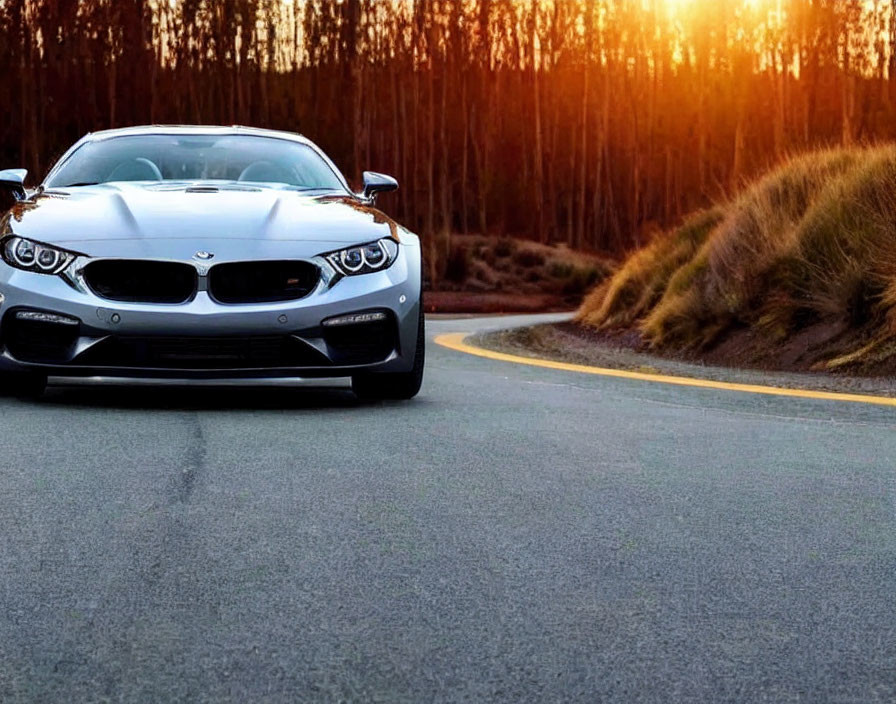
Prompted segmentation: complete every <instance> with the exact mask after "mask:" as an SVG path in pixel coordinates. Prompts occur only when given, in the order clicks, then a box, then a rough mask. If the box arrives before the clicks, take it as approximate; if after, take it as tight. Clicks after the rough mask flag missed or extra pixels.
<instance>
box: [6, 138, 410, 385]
mask: <svg viewBox="0 0 896 704" xmlns="http://www.w3.org/2000/svg"><path fill="white" fill-rule="evenodd" d="M25 176H26V172H25V171H24V170H22V169H11V170H7V171H2V172H0V189H3V190H5V191H7V194H11V195H12V196H13V199H14V200H12V199H11V200H10V203H12V207H11V209H10V210H9V211H8V212H6V213H5V214H4V215H3V217H2V219H0V390H6V391H7V392H14V393H19V394H21V393H25V394H34V393H40V392H42V390H43V388H44V387H45V385H46V382H47V377H48V376H52V377H65V376H118V377H157V378H166V377H167V378H249V379H260V378H272V377H275V378H284V377H339V376H341V377H351V380H352V388H353V390H354V391H355V393H356V394H357V395H358V396H360V397H362V398H365V399H389V398H391V399H408V398H411V397H413V396H414V395H416V394H417V392H418V391H419V389H420V384H421V381H422V378H423V361H424V335H423V307H422V305H421V263H420V242H419V240H418V238H417V236H416V235H414V234H412V233H411V232H409V231H408V230H406V229H405V228H403V227H401V226H400V225H398V224H397V223H396V222H394V221H393V220H392V219H390V218H389V217H388V216H386V215H384V214H383V213H382V212H381V211H379V210H377V209H376V208H375V207H374V201H375V198H376V196H377V194H378V193H381V192H385V191H391V190H394V189H396V188H397V187H398V184H397V182H396V181H395V180H394V179H392V178H390V177H388V176H384V175H382V174H377V173H373V172H366V173H365V174H364V190H363V192H362V193H354V192H352V190H351V189H350V188H349V185H348V183H347V182H346V180H345V177H344V176H343V175H342V174H341V173H340V171H339V170H338V169H337V168H336V166H335V165H334V164H333V162H332V161H331V160H330V159H329V158H328V157H327V156H326V155H325V154H324V153H323V152H322V151H321V150H320V149H319V148H318V147H317V146H315V145H314V144H313V143H312V142H310V141H309V140H307V139H305V138H304V137H301V136H298V135H295V134H291V133H286V132H276V131H269V130H260V129H250V128H245V127H155V126H154V127H136V128H127V129H118V130H109V131H104V132H97V133H94V134H89V135H87V136H86V137H84V138H83V139H81V140H80V141H79V142H77V143H76V144H75V145H74V146H72V147H71V148H70V149H69V150H68V151H67V152H66V153H65V154H64V155H63V156H62V158H61V159H60V160H59V161H58V162H57V163H56V165H55V166H54V167H53V168H52V169H51V170H50V172H49V174H48V175H47V177H46V179H45V181H44V182H43V184H41V185H40V186H39V187H38V188H37V189H35V190H33V191H29V190H26V189H25V187H24V181H25Z"/></svg>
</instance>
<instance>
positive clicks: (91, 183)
mask: <svg viewBox="0 0 896 704" xmlns="http://www.w3.org/2000/svg"><path fill="white" fill-rule="evenodd" d="M99 185H100V183H99V181H79V182H78V183H67V184H65V185H64V186H56V188H77V187H78V186H99Z"/></svg>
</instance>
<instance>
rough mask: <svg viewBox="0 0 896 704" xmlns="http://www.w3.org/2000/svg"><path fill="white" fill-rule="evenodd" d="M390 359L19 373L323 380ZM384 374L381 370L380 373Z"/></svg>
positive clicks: (376, 367)
mask: <svg viewBox="0 0 896 704" xmlns="http://www.w3.org/2000/svg"><path fill="white" fill-rule="evenodd" d="M393 358H394V357H390V358H389V359H387V360H385V361H383V362H379V363H377V364H366V365H361V366H355V367H252V368H246V369H174V368H172V369H159V368H156V367H150V368H141V367H71V366H64V365H56V364H30V363H28V364H25V363H23V362H16V364H17V365H19V366H20V367H22V368H23V369H30V370H32V371H39V372H41V373H44V374H46V375H47V376H53V377H119V378H133V379H265V378H280V379H283V378H299V379H301V378H308V379H325V378H336V377H345V376H352V375H354V374H360V373H364V372H376V371H380V370H381V368H382V367H386V366H388V364H389V362H391V361H392V360H393ZM382 371H385V369H382Z"/></svg>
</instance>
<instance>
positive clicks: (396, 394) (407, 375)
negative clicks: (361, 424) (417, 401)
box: [352, 299, 426, 401]
mask: <svg viewBox="0 0 896 704" xmlns="http://www.w3.org/2000/svg"><path fill="white" fill-rule="evenodd" d="M424 333H425V325H424V322H423V300H422V299H421V301H420V320H419V323H418V324H417V348H416V349H415V350H414V366H413V368H412V369H411V371H409V372H382V373H379V374H356V375H355V376H353V377H352V391H354V392H355V396H357V397H358V398H359V399H361V400H362V401H386V400H389V401H407V400H408V399H412V398H414V396H416V395H417V394H418V393H419V391H420V386H421V385H422V384H423V365H424V362H425V360H426V335H425V334H424Z"/></svg>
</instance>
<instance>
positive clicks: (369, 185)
mask: <svg viewBox="0 0 896 704" xmlns="http://www.w3.org/2000/svg"><path fill="white" fill-rule="evenodd" d="M395 190H398V181H396V180H395V179H394V178H392V177H391V176H386V174H378V173H376V172H375V171H365V172H364V198H366V199H367V200H369V201H370V202H371V203H372V202H373V201H374V200H375V199H376V196H377V194H378V193H388V192H389V191H395Z"/></svg>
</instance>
